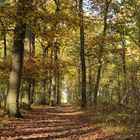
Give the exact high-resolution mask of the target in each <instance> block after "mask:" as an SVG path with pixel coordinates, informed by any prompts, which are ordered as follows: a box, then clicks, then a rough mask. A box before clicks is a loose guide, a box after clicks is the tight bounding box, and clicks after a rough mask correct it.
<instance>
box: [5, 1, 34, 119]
mask: <svg viewBox="0 0 140 140" xmlns="http://www.w3.org/2000/svg"><path fill="white" fill-rule="evenodd" d="M31 3H32V2H31V1H28V2H25V1H24V0H19V1H18V2H17V4H18V9H17V16H18V17H19V18H18V21H17V23H16V27H15V33H14V45H13V55H12V65H11V72H10V79H9V89H8V93H7V98H6V111H7V113H9V114H10V115H11V116H15V117H21V114H20V111H19V91H20V82H21V74H22V64H23V54H24V39H25V30H26V24H25V22H24V19H25V16H26V15H27V13H28V12H27V11H28V10H29V7H30V6H31ZM28 4H30V6H29V5H28ZM30 8H31V7H30Z"/></svg>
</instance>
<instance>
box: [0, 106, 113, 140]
mask: <svg viewBox="0 0 140 140" xmlns="http://www.w3.org/2000/svg"><path fill="white" fill-rule="evenodd" d="M23 117H24V119H15V118H12V119H10V123H7V124H5V125H3V126H0V138H1V140H27V139H28V140H57V139H59V140H109V139H112V138H111V137H109V136H107V135H105V134H104V133H103V132H102V131H101V129H100V128H99V127H97V126H96V125H95V123H93V122H92V120H91V119H90V118H88V116H87V115H86V114H85V113H84V112H83V111H76V110H75V109H74V108H73V107H71V106H68V105H67V106H66V105H63V106H59V107H48V106H47V107H46V106H44V107H35V108H33V110H32V112H24V116H23Z"/></svg>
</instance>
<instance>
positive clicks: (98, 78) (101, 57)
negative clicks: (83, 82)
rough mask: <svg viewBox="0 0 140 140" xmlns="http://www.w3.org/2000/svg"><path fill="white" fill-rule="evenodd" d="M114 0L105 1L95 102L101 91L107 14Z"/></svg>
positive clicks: (95, 102)
mask: <svg viewBox="0 0 140 140" xmlns="http://www.w3.org/2000/svg"><path fill="white" fill-rule="evenodd" d="M111 2H112V0H109V1H108V0H106V1H105V6H106V7H105V12H104V28H103V39H102V41H101V42H100V43H99V58H98V63H99V66H98V71H97V78H96V83H95V91H94V104H95V105H96V104H97V94H98V91H99V85H100V79H101V69H102V59H103V51H104V45H105V40H104V39H105V37H106V31H107V16H108V10H109V6H110V3H111Z"/></svg>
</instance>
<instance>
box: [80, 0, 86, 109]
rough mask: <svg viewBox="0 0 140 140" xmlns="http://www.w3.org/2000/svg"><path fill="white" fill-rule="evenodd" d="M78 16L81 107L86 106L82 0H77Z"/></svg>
mask: <svg viewBox="0 0 140 140" xmlns="http://www.w3.org/2000/svg"><path fill="white" fill-rule="evenodd" d="M79 17H80V60H81V74H82V88H81V95H82V100H81V107H86V104H87V99H86V64H85V36H84V23H83V0H79Z"/></svg>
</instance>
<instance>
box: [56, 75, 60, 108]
mask: <svg viewBox="0 0 140 140" xmlns="http://www.w3.org/2000/svg"><path fill="white" fill-rule="evenodd" d="M57 105H60V76H59V74H58V76H57Z"/></svg>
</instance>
